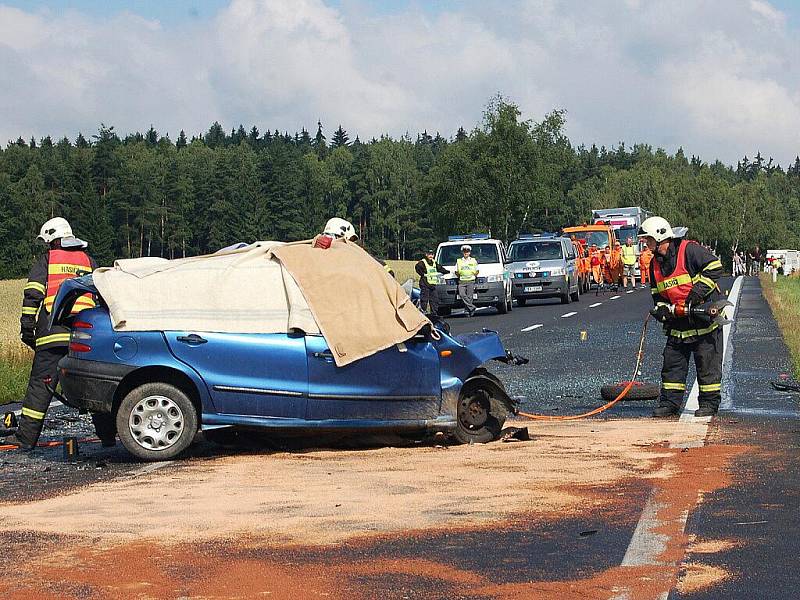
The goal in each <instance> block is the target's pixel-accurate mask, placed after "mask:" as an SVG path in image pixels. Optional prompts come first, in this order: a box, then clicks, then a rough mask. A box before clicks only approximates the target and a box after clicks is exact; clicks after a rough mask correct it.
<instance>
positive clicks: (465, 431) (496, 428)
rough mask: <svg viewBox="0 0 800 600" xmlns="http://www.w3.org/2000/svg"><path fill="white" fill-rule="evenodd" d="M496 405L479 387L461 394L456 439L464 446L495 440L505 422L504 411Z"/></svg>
mask: <svg viewBox="0 0 800 600" xmlns="http://www.w3.org/2000/svg"><path fill="white" fill-rule="evenodd" d="M497 404H498V403H497V402H494V401H492V398H491V396H490V395H489V392H488V391H486V390H485V389H483V388H481V387H477V388H474V389H472V390H470V391H468V392H467V393H464V394H462V396H461V398H460V399H459V401H458V415H457V419H458V427H456V429H455V432H454V435H455V437H456V439H457V440H458V441H459V442H462V443H464V444H482V443H485V442H491V441H492V440H494V439H497V436H499V435H500V430H501V429H502V428H503V423H505V420H506V411H505V410H503V409H501V408H500V407H498V406H497Z"/></svg>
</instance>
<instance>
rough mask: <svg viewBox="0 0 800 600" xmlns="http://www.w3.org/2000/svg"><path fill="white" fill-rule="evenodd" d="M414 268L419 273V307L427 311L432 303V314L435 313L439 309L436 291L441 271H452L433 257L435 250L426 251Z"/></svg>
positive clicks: (443, 272) (444, 272)
mask: <svg viewBox="0 0 800 600" xmlns="http://www.w3.org/2000/svg"><path fill="white" fill-rule="evenodd" d="M414 270H415V271H416V272H417V275H419V309H420V310H421V311H422V312H426V311H427V309H428V304H430V307H431V310H430V314H432V315H435V314H437V313H438V311H439V296H438V294H437V293H436V282H437V281H439V273H442V274H447V273H449V272H450V271H448V270H447V269H445V268H444V267H443V266H442V265H440V264H439V263H437V262H436V261H435V260H434V259H433V250H426V251H425V256H424V257H423V259H422V260H420V261H419V262H418V263H417V264H416V265H414Z"/></svg>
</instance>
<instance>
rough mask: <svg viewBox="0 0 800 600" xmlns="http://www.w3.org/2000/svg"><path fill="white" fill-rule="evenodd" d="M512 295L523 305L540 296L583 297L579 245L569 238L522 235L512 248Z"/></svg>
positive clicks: (562, 299) (509, 254) (569, 300)
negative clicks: (577, 247)
mask: <svg viewBox="0 0 800 600" xmlns="http://www.w3.org/2000/svg"><path fill="white" fill-rule="evenodd" d="M508 260H509V263H510V264H509V265H508V268H509V270H510V272H511V281H512V283H513V285H512V295H513V297H514V299H515V300H516V301H517V304H518V305H519V306H523V305H524V304H525V302H527V301H528V300H532V299H536V298H560V299H561V303H562V304H569V303H570V302H572V301H575V302H577V301H578V300H579V299H580V282H579V280H578V269H577V264H576V256H575V248H574V247H573V245H572V241H571V240H570V239H569V238H565V237H558V236H555V235H521V236H520V237H519V238H518V239H516V240H514V241H513V242H511V244H510V245H509V247H508Z"/></svg>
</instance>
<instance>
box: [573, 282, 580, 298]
mask: <svg viewBox="0 0 800 600" xmlns="http://www.w3.org/2000/svg"><path fill="white" fill-rule="evenodd" d="M571 298H572V301H573V302H580V300H581V284H580V282H578V284H577V285H576V286H575V292H574V293H573V294H572V295H571Z"/></svg>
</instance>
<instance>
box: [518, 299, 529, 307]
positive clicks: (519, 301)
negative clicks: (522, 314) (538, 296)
mask: <svg viewBox="0 0 800 600" xmlns="http://www.w3.org/2000/svg"><path fill="white" fill-rule="evenodd" d="M526 302H527V299H525V298H517V306H525V303H526Z"/></svg>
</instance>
